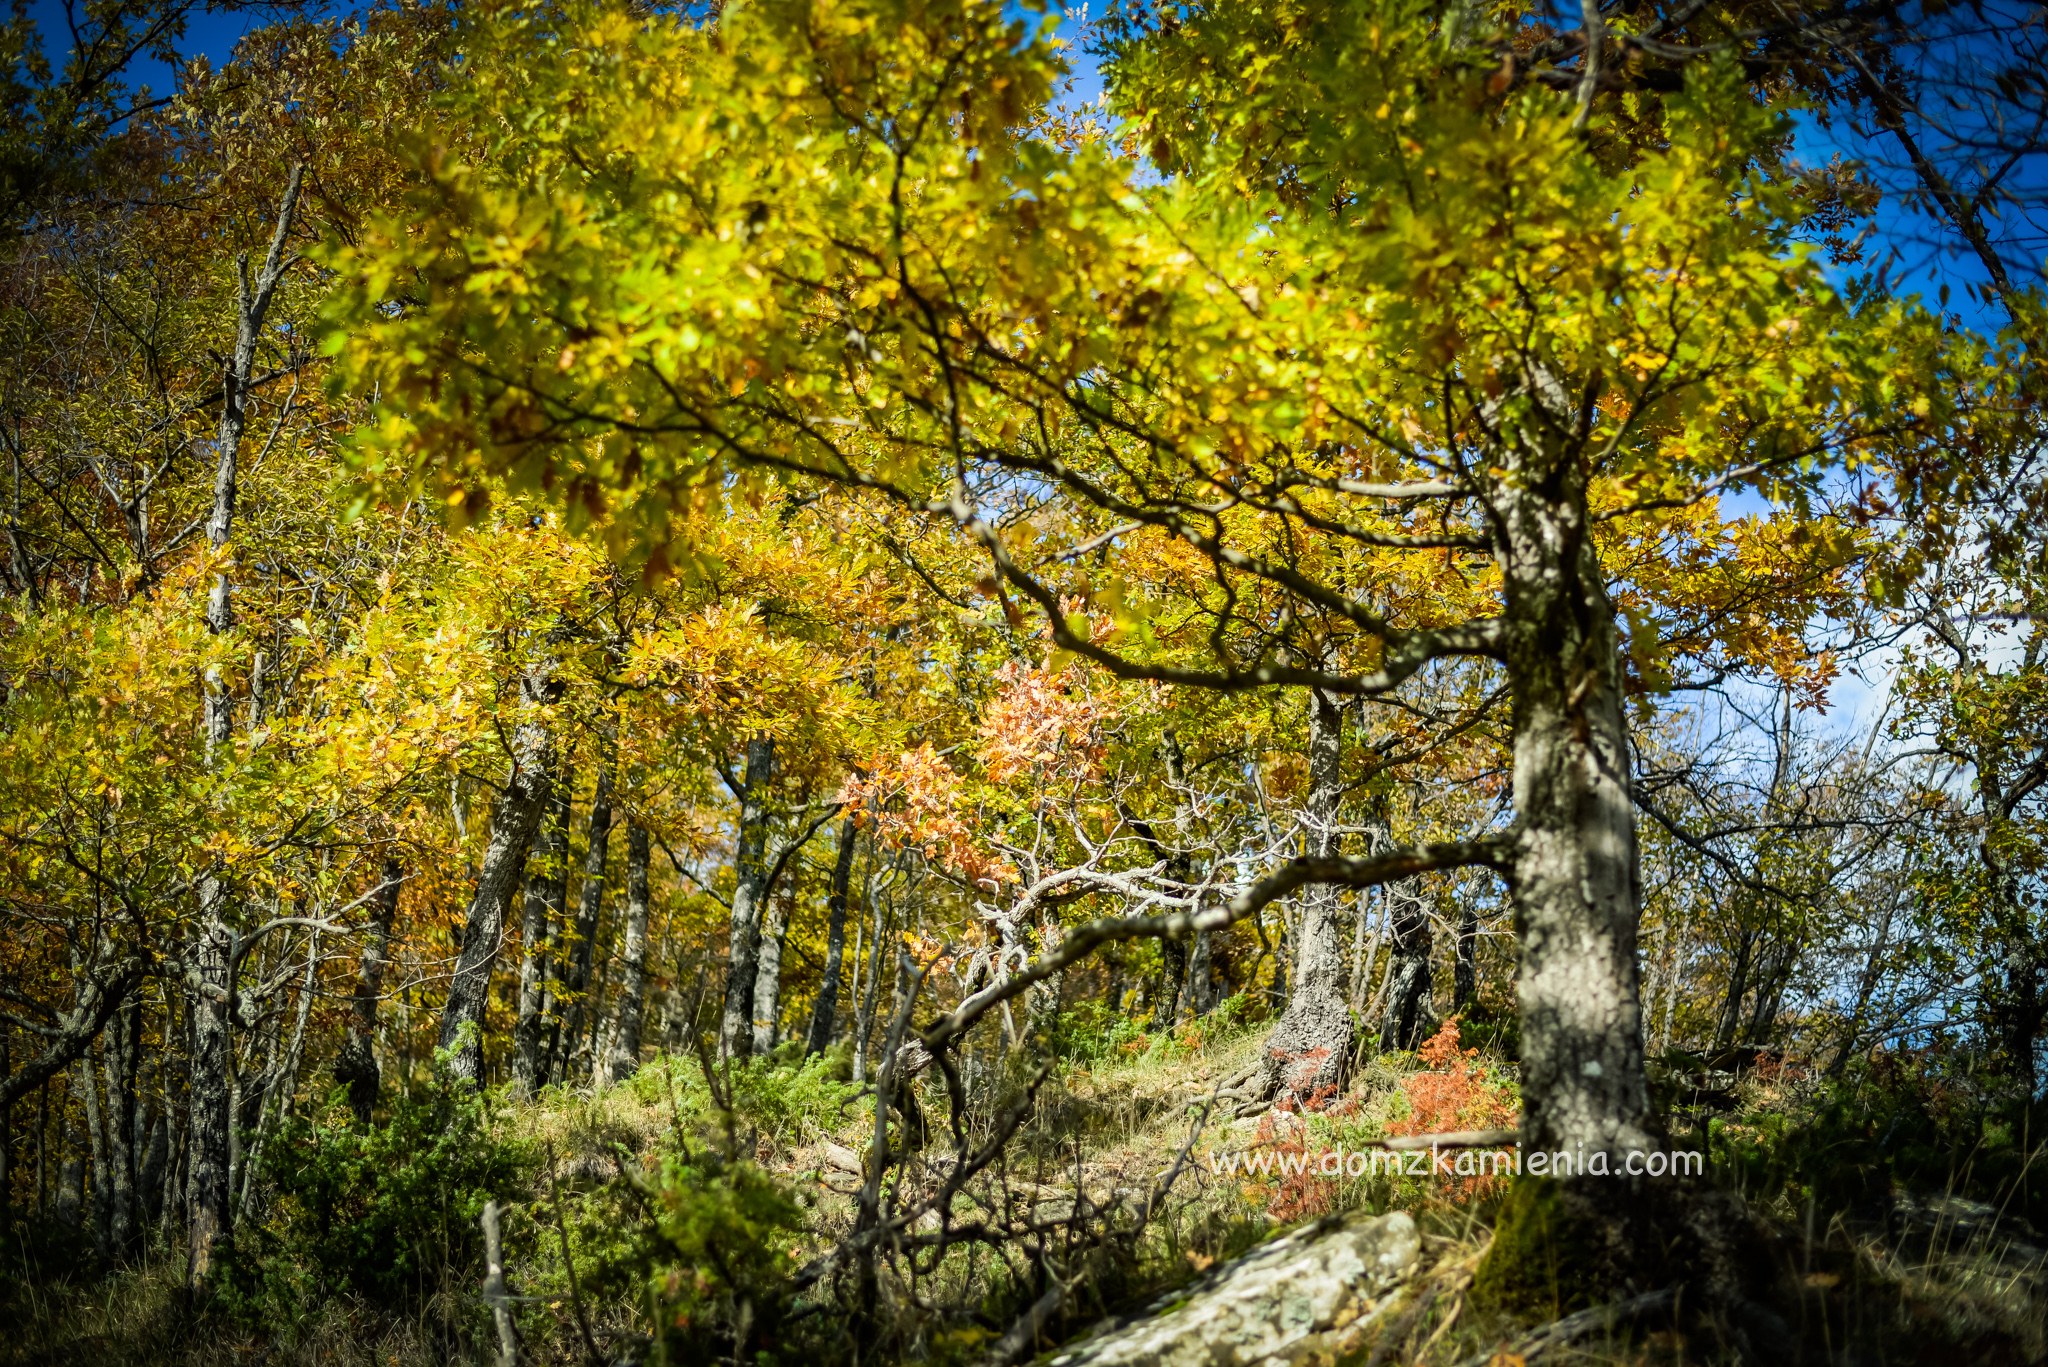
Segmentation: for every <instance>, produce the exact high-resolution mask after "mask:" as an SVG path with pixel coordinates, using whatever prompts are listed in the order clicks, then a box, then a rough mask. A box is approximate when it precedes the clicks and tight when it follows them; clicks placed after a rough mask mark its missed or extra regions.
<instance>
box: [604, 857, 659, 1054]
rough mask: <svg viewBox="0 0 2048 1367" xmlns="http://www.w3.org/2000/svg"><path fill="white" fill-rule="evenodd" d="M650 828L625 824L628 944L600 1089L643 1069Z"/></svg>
mask: <svg viewBox="0 0 2048 1367" xmlns="http://www.w3.org/2000/svg"><path fill="white" fill-rule="evenodd" d="M647 863H648V839H647V828H646V827H644V826H642V825H641V824H640V823H639V822H637V821H628V822H627V823H626V943H625V951H624V955H623V958H622V960H621V962H620V964H619V1014H618V1020H617V1023H616V1024H614V1025H613V1027H612V1047H611V1056H610V1057H609V1058H607V1059H605V1060H603V1061H602V1063H601V1064H600V1065H599V1066H600V1070H601V1072H602V1076H601V1077H599V1078H598V1079H597V1085H598V1086H600V1087H609V1086H611V1085H612V1084H614V1083H618V1082H623V1081H625V1080H626V1079H627V1078H629V1077H631V1076H632V1075H633V1074H634V1073H635V1072H637V1071H639V1068H640V1024H641V1019H642V1017H643V1015H644V1014H645V1012H646V1009H647V902H648V897H647Z"/></svg>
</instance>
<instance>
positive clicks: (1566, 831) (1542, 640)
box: [1494, 380, 1654, 1168]
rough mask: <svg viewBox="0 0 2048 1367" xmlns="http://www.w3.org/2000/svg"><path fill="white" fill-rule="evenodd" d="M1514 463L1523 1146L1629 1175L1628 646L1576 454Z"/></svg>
mask: <svg viewBox="0 0 2048 1367" xmlns="http://www.w3.org/2000/svg"><path fill="white" fill-rule="evenodd" d="M1545 383H1549V382H1548V381H1547V380H1546V381H1545ZM1589 392H1590V391H1589ZM1550 397H1551V396H1548V395H1546V396H1545V398H1546V400H1547V399H1549V398H1550ZM1567 402H1569V403H1570V404H1571V405H1572V406H1573V407H1574V408H1576V407H1580V406H1582V405H1580V404H1579V403H1578V401H1577V400H1576V399H1575V398H1574V399H1572V400H1569V401H1567ZM1590 403H1591V400H1590V399H1588V400H1586V401H1585V405H1584V406H1589V405H1590ZM1557 406H1560V405H1555V404H1554V405H1553V407H1557ZM1521 440H1522V441H1523V442H1533V441H1536V440H1539V439H1538V438H1537V437H1534V436H1529V435H1524V436H1523V437H1522V438H1521ZM1500 454H1501V456H1502V458H1503V461H1504V464H1506V465H1507V466H1508V467H1510V468H1509V469H1508V471H1507V474H1506V475H1505V476H1504V477H1503V479H1502V480H1501V482H1500V485H1499V491H1498V493H1497V495H1496V499H1495V503H1496V506H1495V509H1494V512H1495V516H1496V519H1497V520H1496V527H1497V529H1498V530H1497V532H1496V538H1497V554H1498V559H1499V562H1500V565H1501V569H1502V575H1503V587H1504V598H1505V602H1504V613H1503V619H1504V628H1505V629H1504V632H1503V643H1504V647H1505V651H1504V653H1505V662H1506V667H1507V673H1508V678H1509V682H1510V686H1511V688H1512V691H1513V697H1514V710H1513V733H1514V803H1515V811H1516V813H1517V816H1518V819H1519V823H1520V829H1519V835H1518V839H1517V841H1516V845H1515V850H1514V853H1513V856H1512V858H1511V860H1510V865H1509V871H1508V872H1509V886H1510V888H1511V889H1512V893H1513V899H1514V909H1515V921H1516V932H1517V935H1518V938H1519V943H1520V946H1521V959H1520V964H1519V968H1518V972H1517V975H1516V994H1517V997H1518V999H1519V1005H1520V1011H1521V1021H1522V1096H1523V1121H1522V1144H1523V1147H1524V1150H1525V1151H1528V1150H1531V1149H1544V1150H1549V1151H1556V1150H1561V1149H1572V1150H1575V1151H1576V1150H1577V1149H1579V1148H1580V1147H1582V1146H1583V1148H1584V1150H1585V1151H1586V1153H1587V1154H1588V1155H1591V1154H1594V1153H1604V1154H1606V1155H1608V1157H1607V1159H1606V1162H1607V1163H1608V1165H1609V1166H1610V1168H1617V1167H1618V1164H1619V1163H1620V1161H1621V1159H1622V1157H1623V1156H1624V1152H1625V1151H1627V1150H1630V1149H1648V1148H1650V1147H1652V1146H1653V1143H1654V1140H1653V1136H1652V1134H1651V1130H1650V1122H1649V1111H1650V1102H1649V1086H1648V1082H1647V1079H1646V1077H1645V1075H1644V1069H1643V1032H1642V1019H1641V1004H1640V1001H1639V998H1638V983H1637V977H1636V975H1637V962H1636V928H1637V923H1638V918H1639V914H1640V908H1641V888H1640V885H1639V881H1638V859H1637V845H1636V823H1635V808H1634V804H1633V800H1632V797H1631V786H1630V770H1629V764H1630V760H1629V743H1628V731H1627V725H1626V722H1625V719H1624V713H1623V705H1624V699H1623V696H1622V673H1621V651H1620V639H1619V635H1618V632H1617V629H1616V626H1615V610H1614V605H1613V603H1612V601H1611V600H1610V599H1609V598H1608V595H1607V589H1606V584H1605V581H1604V579H1603V577H1602V572H1601V567H1600V562H1599V556H1598V553H1597V551H1596V550H1595V548H1594V545H1593V542H1592V528H1591V521H1590V518H1589V517H1588V515H1587V511H1586V496H1585V488H1584V479H1585V472H1584V468H1583V464H1582V462H1581V461H1580V459H1579V457H1578V455H1577V454H1576V452H1568V453H1565V454H1558V453H1555V452H1549V451H1545V452H1542V453H1540V455H1541V459H1540V461H1533V460H1531V459H1529V458H1528V457H1527V456H1526V454H1525V452H1524V451H1522V450H1520V449H1517V450H1514V451H1511V452H1503V453H1500Z"/></svg>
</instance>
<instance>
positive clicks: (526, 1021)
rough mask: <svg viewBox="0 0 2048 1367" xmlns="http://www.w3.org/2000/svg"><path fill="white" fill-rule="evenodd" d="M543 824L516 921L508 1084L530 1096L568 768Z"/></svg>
mask: <svg viewBox="0 0 2048 1367" xmlns="http://www.w3.org/2000/svg"><path fill="white" fill-rule="evenodd" d="M553 789H554V790H553V792H552V794H551V795H550V797H549V800H548V810H547V816H546V817H545V818H544V820H543V821H542V824H541V836H540V847H539V849H537V850H536V851H535V852H534V853H535V858H534V860H533V862H532V864H531V865H530V867H529V868H528V869H527V877H526V905H525V907H524V909H523V914H522V915H521V917H520V923H519V946H520V950H521V954H520V960H519V1016H518V1020H517V1022H516V1023H515V1024H514V1026H513V1045H514V1049H513V1054H512V1087H513V1091H514V1092H515V1093H516V1094H517V1095H519V1096H532V1095H533V1093H534V1092H535V1091H536V1090H537V1089H539V1088H540V1087H542V1086H545V1085H546V1083H547V1080H548V1079H547V1074H546V1072H544V1071H543V1065H544V1063H545V1059H544V1057H543V1047H542V1046H543V1045H544V1044H545V1042H546V1005H547V1002H546V995H547V977H548V940H549V937H550V936H552V935H553V934H554V933H555V930H556V927H558V926H559V925H560V924H561V921H562V910H563V908H564V906H565V905H567V902H568V898H569V792H570V781H569V776H568V775H567V774H566V773H563V774H559V775H557V776H556V777H555V781H554V785H553Z"/></svg>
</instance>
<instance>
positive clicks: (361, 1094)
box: [334, 855, 405, 1125]
mask: <svg viewBox="0 0 2048 1367" xmlns="http://www.w3.org/2000/svg"><path fill="white" fill-rule="evenodd" d="M377 876H378V885H377V895H376V896H375V897H373V898H371V899H370V909H371V910H370V924H369V927H368V929H367V932H366V933H365V935H364V938H363V955H362V960H361V962H360V963H359V964H358V966H357V968H356V990H355V996H354V997H353V998H352V999H351V1000H350V1003H349V1022H348V1038H347V1039H346V1040H344V1041H342V1045H341V1051H340V1053H338V1054H337V1055H336V1056H335V1060H334V1080H335V1081H336V1082H340V1083H343V1084H344V1085H346V1086H347V1087H348V1107H349V1109H350V1110H351V1111H354V1112H355V1116H356V1121H357V1123H359V1124H363V1125H367V1124H369V1123H370V1116H371V1114H372V1112H374V1111H375V1110H376V1108H377V1098H378V1093H379V1092H380V1091H382V1089H383V1074H382V1073H381V1072H380V1070H379V1069H378V1066H377V1006H378V1003H379V1002H380V1001H381V1000H382V999H383V995H384V970H385V966H386V965H387V964H388V963H389V962H390V959H389V957H388V955H389V953H390V948H391V923H392V922H393V921H394V920H396V919H397V917H398V893H399V889H400V888H401V887H403V886H404V884H405V870H404V868H403V866H401V865H400V864H399V862H398V857H397V856H396V855H387V856H385V859H384V864H383V867H382V868H381V869H380V870H379V872H378V875H377Z"/></svg>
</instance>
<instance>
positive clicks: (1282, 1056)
mask: <svg viewBox="0 0 2048 1367" xmlns="http://www.w3.org/2000/svg"><path fill="white" fill-rule="evenodd" d="M1343 748H1344V713H1343V710H1342V709H1341V708H1340V707H1339V706H1338V704H1337V700H1336V699H1335V698H1332V697H1330V696H1328V695H1327V694H1325V693H1323V692H1322V691H1321V690H1319V689H1317V690H1311V691H1310V693H1309V724H1308V771H1309V781H1308V783H1309V789H1308V802H1307V806H1306V808H1305V810H1304V812H1303V819H1304V821H1305V823H1306V825H1307V827H1308V840H1307V845H1308V853H1310V854H1311V855H1315V856H1317V857H1328V856H1332V855H1335V854H1336V853H1337V852H1338V845H1339V843H1340V840H1339V836H1338V824H1337V818H1338V804H1339V802H1340V801H1341V799H1342V797H1343V792H1344V788H1343V780H1342V775H1341V771H1340V763H1341V761H1342V758H1343ZM1341 900H1342V894H1341V892H1340V890H1339V889H1338V888H1337V887H1336V886H1334V885H1332V884H1317V885H1312V886H1311V887H1310V888H1309V889H1308V890H1307V892H1306V895H1305V896H1304V897H1303V899H1302V905H1301V930H1300V935H1299V938H1298V940H1297V942H1296V946H1295V951H1294V994H1293V996H1292V998H1291V999H1290V1000H1289V1001H1288V1003H1287V1010H1286V1012H1285V1014H1283V1015H1282V1016H1281V1017H1280V1020H1279V1021H1278V1022H1277V1023H1276V1024H1275V1025H1274V1027H1273V1031H1272V1033H1271V1034H1270V1035H1268V1036H1267V1037H1266V1060H1267V1065H1266V1066H1267V1074H1266V1077H1267V1086H1268V1088H1269V1089H1270V1090H1272V1091H1273V1092H1276V1093H1278V1094H1279V1095H1282V1096H1291V1097H1293V1098H1294V1099H1296V1100H1307V1099H1308V1098H1310V1097H1312V1096H1314V1095H1316V1094H1317V1093H1328V1092H1329V1091H1332V1090H1334V1089H1336V1088H1340V1087H1342V1086H1343V1085H1344V1081H1345V1079H1346V1078H1347V1077H1348V1076H1349V1075H1350V1069H1351V1062H1352V1058H1351V1056H1352V1029H1351V1012H1350V1011H1349V1010H1348V1009H1347V1008H1346V1006H1345V1003H1344V935H1343V931H1342V929H1341V926H1340V920H1341V910H1342V908H1341Z"/></svg>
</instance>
